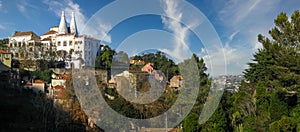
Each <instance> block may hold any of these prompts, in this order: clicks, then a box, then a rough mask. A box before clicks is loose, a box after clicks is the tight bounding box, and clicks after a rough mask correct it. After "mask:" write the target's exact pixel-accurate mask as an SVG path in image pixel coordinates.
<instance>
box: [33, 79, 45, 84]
mask: <svg viewBox="0 0 300 132" xmlns="http://www.w3.org/2000/svg"><path fill="white" fill-rule="evenodd" d="M34 83H45V81H43V80H35V81H34Z"/></svg>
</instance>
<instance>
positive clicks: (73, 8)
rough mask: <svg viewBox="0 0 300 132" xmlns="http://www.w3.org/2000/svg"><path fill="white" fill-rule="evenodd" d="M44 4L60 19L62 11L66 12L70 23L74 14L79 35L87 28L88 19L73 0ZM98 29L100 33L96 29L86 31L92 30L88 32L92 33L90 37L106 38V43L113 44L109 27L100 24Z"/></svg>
mask: <svg viewBox="0 0 300 132" xmlns="http://www.w3.org/2000/svg"><path fill="white" fill-rule="evenodd" d="M43 2H44V3H45V4H47V5H48V6H49V10H50V11H52V12H54V13H55V14H56V16H57V17H59V18H60V16H61V11H65V14H66V19H67V21H68V22H69V21H70V20H71V13H72V12H74V13H75V19H76V24H77V28H78V32H79V33H80V32H81V31H82V30H83V28H84V27H85V26H86V22H87V19H88V18H87V17H86V16H85V15H84V11H83V10H82V9H81V7H80V5H79V4H77V3H74V2H73V1H72V0H62V1H56V0H44V1H43ZM98 28H100V29H99V31H100V32H95V31H93V30H95V29H85V30H90V31H88V32H89V33H90V34H88V35H91V36H93V37H96V38H98V39H99V37H97V36H106V40H104V41H106V42H108V43H111V37H110V35H107V34H106V30H108V29H109V25H104V24H99V27H98Z"/></svg>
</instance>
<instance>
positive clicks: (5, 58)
mask: <svg viewBox="0 0 300 132" xmlns="http://www.w3.org/2000/svg"><path fill="white" fill-rule="evenodd" d="M11 59H12V53H10V52H7V51H5V50H0V61H1V62H2V63H3V64H4V65H6V66H8V67H11Z"/></svg>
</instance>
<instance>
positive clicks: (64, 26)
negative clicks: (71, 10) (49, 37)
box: [58, 11, 68, 34]
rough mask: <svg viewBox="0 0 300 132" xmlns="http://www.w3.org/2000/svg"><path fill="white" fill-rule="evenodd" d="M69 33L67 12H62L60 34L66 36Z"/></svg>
mask: <svg viewBox="0 0 300 132" xmlns="http://www.w3.org/2000/svg"><path fill="white" fill-rule="evenodd" d="M66 33H68V28H67V22H66V19H65V12H64V11H62V12H61V18H60V23H59V27H58V34H66Z"/></svg>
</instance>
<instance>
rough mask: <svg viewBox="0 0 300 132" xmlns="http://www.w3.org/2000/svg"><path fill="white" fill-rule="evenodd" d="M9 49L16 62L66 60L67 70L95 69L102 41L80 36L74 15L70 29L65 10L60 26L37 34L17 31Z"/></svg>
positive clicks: (10, 40)
mask: <svg viewBox="0 0 300 132" xmlns="http://www.w3.org/2000/svg"><path fill="white" fill-rule="evenodd" d="M9 47H10V49H11V52H12V53H13V55H14V57H15V59H17V60H23V59H31V60H39V59H44V60H50V59H52V60H56V61H64V62H65V64H66V65H65V66H66V68H71V67H72V66H73V67H74V68H81V67H82V66H85V67H93V66H94V65H95V64H94V62H95V58H96V55H99V53H98V52H99V50H98V49H99V47H100V40H97V39H95V38H92V37H89V36H87V35H79V34H78V31H77V25H76V20H75V14H74V13H73V12H72V19H71V23H70V26H69V27H68V26H67V22H66V19H65V13H64V11H62V14H61V20H60V23H59V26H53V27H51V28H50V31H48V32H46V33H44V34H42V35H41V36H38V35H36V34H35V33H34V32H32V31H27V32H16V33H15V34H14V35H13V36H12V37H9Z"/></svg>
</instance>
